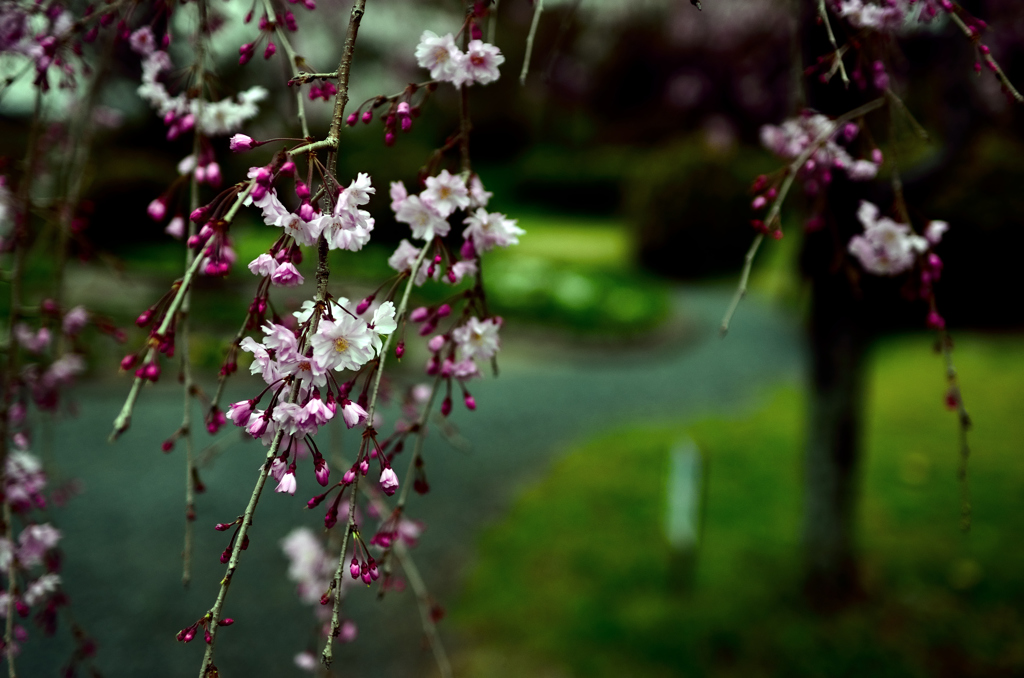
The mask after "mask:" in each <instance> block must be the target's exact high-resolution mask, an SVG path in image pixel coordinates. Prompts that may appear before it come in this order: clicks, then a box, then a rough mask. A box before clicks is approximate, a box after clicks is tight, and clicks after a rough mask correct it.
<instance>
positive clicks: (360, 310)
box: [356, 294, 374, 315]
mask: <svg viewBox="0 0 1024 678" xmlns="http://www.w3.org/2000/svg"><path fill="white" fill-rule="evenodd" d="M373 297H374V295H372V294H371V295H370V296H368V297H366V298H365V299H363V300H362V301H360V302H359V305H358V306H356V315H362V314H364V313H366V309H368V308H370V304H372V303H373Z"/></svg>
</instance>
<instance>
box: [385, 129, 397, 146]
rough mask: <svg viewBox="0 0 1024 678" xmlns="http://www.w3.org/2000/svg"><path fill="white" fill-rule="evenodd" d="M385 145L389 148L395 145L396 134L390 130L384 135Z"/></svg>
mask: <svg viewBox="0 0 1024 678" xmlns="http://www.w3.org/2000/svg"><path fill="white" fill-rule="evenodd" d="M384 145H385V146H388V147H390V146H394V145H395V133H394V132H392V131H390V130H388V131H387V132H385V133H384Z"/></svg>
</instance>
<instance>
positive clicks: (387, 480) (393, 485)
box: [380, 467, 398, 497]
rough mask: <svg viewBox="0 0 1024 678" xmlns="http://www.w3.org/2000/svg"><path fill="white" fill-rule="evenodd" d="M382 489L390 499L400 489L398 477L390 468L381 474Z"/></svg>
mask: <svg viewBox="0 0 1024 678" xmlns="http://www.w3.org/2000/svg"><path fill="white" fill-rule="evenodd" d="M380 489H381V490H382V491H383V492H384V494H386V495H388V496H389V497H390V496H391V495H393V494H394V493H395V490H397V489H398V475H397V474H396V473H395V472H394V470H393V469H391V468H390V467H389V468H385V469H384V470H383V471H381V472H380Z"/></svg>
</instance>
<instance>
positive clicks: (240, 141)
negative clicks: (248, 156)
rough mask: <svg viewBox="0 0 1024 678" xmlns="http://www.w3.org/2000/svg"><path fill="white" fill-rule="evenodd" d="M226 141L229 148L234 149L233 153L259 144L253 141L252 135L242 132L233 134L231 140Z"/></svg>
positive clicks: (247, 149)
mask: <svg viewBox="0 0 1024 678" xmlns="http://www.w3.org/2000/svg"><path fill="white" fill-rule="evenodd" d="M228 143H229V144H230V147H231V150H232V151H234V152H235V153H241V152H242V151H249V150H252V149H254V148H256V147H257V146H259V144H258V143H256V142H255V141H253V138H252V137H250V136H246V135H244V134H236V135H235V136H233V137H231V141H230V142H228Z"/></svg>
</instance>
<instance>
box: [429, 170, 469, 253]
mask: <svg viewBox="0 0 1024 678" xmlns="http://www.w3.org/2000/svg"><path fill="white" fill-rule="evenodd" d="M425 183H426V186H427V187H426V189H425V190H424V191H423V192H422V193H420V200H422V201H424V202H426V203H427V204H429V205H430V206H431V207H433V209H434V210H435V211H436V212H437V213H438V214H439V215H440V216H441V217H442V218H447V217H448V215H450V214H451V213H452V212H454V211H455V210H460V209H465V208H467V207H469V189H468V188H466V182H464V181H463V180H462V177H460V176H457V175H453V174H451V173H449V172H448V170H441V172H440V173H439V174H438V175H437V176H436V177H427V179H426V181H425ZM442 235H443V234H442ZM417 237H418V236H417Z"/></svg>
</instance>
